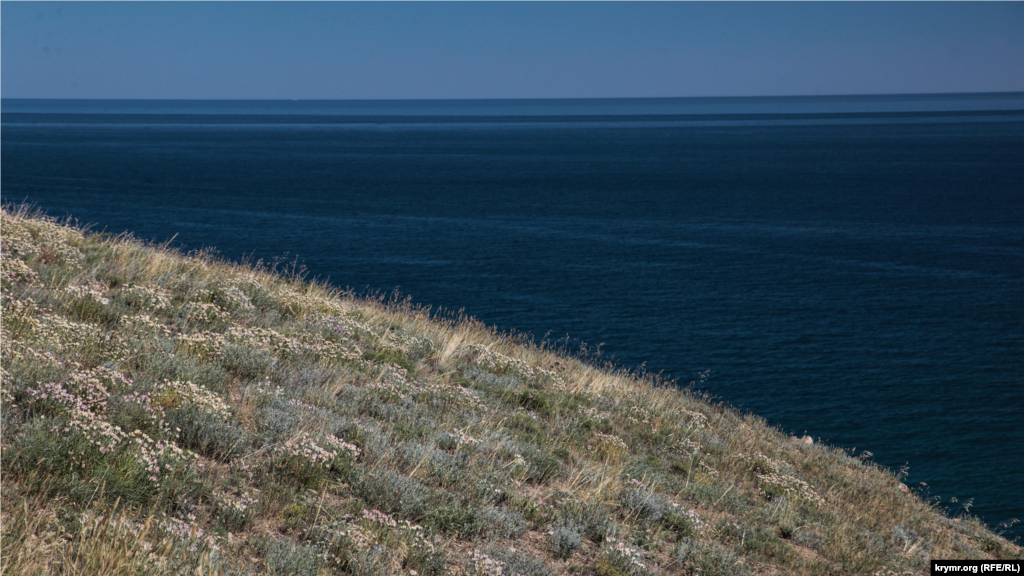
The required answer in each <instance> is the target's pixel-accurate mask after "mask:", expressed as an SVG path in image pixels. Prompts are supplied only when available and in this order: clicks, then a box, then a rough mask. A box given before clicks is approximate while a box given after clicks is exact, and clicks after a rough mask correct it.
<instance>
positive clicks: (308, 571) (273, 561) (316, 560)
mask: <svg viewBox="0 0 1024 576" xmlns="http://www.w3.org/2000/svg"><path fill="white" fill-rule="evenodd" d="M263 559H264V561H266V563H267V572H268V573H269V574H270V575H271V576H317V575H318V574H319V573H320V570H321V568H322V567H323V565H324V562H323V559H322V553H321V552H320V551H319V550H317V549H316V548H314V547H311V546H302V545H300V544H295V543H292V542H288V541H286V540H274V541H273V542H271V543H270V544H269V545H268V546H267V548H266V551H265V552H264V553H263Z"/></svg>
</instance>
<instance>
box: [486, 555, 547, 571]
mask: <svg viewBox="0 0 1024 576" xmlns="http://www.w3.org/2000/svg"><path fill="white" fill-rule="evenodd" d="M487 554H488V555H490V557H491V558H494V559H495V560H497V561H498V562H500V563H501V565H502V566H503V567H504V570H503V571H502V574H512V575H516V576H519V575H522V576H551V574H552V573H553V572H552V570H551V569H550V568H548V567H547V565H546V564H544V560H542V559H540V558H534V557H533V556H530V555H529V554H527V553H526V552H522V551H519V550H514V549H512V550H509V549H507V548H503V549H497V548H492V549H490V550H488V551H487Z"/></svg>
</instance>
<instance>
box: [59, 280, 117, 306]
mask: <svg viewBox="0 0 1024 576" xmlns="http://www.w3.org/2000/svg"><path fill="white" fill-rule="evenodd" d="M64 292H67V293H68V294H70V295H71V297H72V298H75V299H76V300H85V299H87V298H91V299H93V300H96V301H97V302H99V303H101V304H104V305H106V304H110V299H109V298H107V295H106V290H104V289H103V285H101V284H100V283H99V282H90V283H89V284H86V285H77V286H75V285H73V286H65V287H64Z"/></svg>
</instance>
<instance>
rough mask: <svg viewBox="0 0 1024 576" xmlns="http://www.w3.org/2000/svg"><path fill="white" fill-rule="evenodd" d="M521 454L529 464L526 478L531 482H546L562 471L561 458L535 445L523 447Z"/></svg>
mask: <svg viewBox="0 0 1024 576" xmlns="http://www.w3.org/2000/svg"><path fill="white" fill-rule="evenodd" d="M521 454H522V456H523V458H525V459H526V462H527V464H528V468H527V471H526V479H527V480H528V481H530V482H533V483H536V484H544V483H545V482H547V481H548V480H550V479H552V478H554V477H555V476H558V475H559V474H561V472H562V461H561V460H559V459H558V458H557V457H556V456H552V455H551V454H548V453H547V452H543V451H541V450H539V449H537V448H536V447H534V446H525V447H523V448H522V451H521Z"/></svg>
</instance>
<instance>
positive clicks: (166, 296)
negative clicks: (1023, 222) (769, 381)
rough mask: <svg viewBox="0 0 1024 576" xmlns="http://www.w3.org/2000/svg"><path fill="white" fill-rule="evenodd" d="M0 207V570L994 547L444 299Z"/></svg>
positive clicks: (550, 569) (623, 559) (964, 522)
mask: <svg viewBox="0 0 1024 576" xmlns="http://www.w3.org/2000/svg"><path fill="white" fill-rule="evenodd" d="M0 231H2V237H3V259H2V273H3V275H2V291H3V309H2V330H3V331H2V362H3V373H2V376H3V389H2V401H3V404H2V418H3V431H2V434H0V445H2V449H3V456H2V466H3V467H2V480H3V484H4V491H3V531H2V553H3V560H2V564H0V566H2V572H3V573H4V574H8V573H9V574H87V573H89V574H92V573H105V574H106V573H109V574H121V573H123V574H129V573H131V574H136V573H154V574H160V573H165V572H166V573H172V572H173V573H182V572H184V573H211V574H250V573H251V574H264V573H266V574H310V575H313V574H327V573H346V574H347V573H351V574H402V575H408V574H411V573H413V571H415V572H416V573H417V574H448V573H460V572H461V573H467V574H495V573H496V571H497V569H498V568H501V569H502V571H503V573H505V574H508V573H510V572H519V573H522V574H529V575H535V574H563V573H564V574H568V573H575V574H602V575H612V574H642V573H650V574H661V573H665V574H691V573H701V574H716V573H719V574H808V575H810V574H825V573H844V574H845V573H850V574H924V573H926V571H927V565H928V560H929V559H930V558H1011V557H1015V558H1019V557H1020V555H1021V549H1020V548H1019V547H1017V546H1015V545H1014V544H1011V543H1009V542H1007V541H1006V540H1004V539H1002V538H1000V537H999V536H997V535H995V534H993V533H992V532H991V531H989V530H988V529H987V528H986V527H985V526H983V525H982V524H981V523H980V522H978V521H977V520H976V519H973V518H970V517H964V518H956V519H954V518H948V517H946V516H944V515H943V514H942V513H941V512H940V511H939V510H937V509H936V508H934V507H933V506H931V505H929V504H928V503H927V502H923V501H922V500H921V499H919V498H918V497H916V496H915V495H913V494H912V493H910V492H909V491H907V490H906V487H904V486H902V484H900V483H899V477H898V475H897V474H895V473H894V472H893V471H891V470H888V469H884V468H881V467H878V466H877V465H875V464H873V463H872V462H870V461H864V460H862V459H856V458H851V457H850V456H849V455H848V454H846V453H844V452H842V451H841V450H836V449H833V448H831V447H828V446H821V445H817V444H812V445H805V444H802V443H800V442H794V441H792V440H791V439H790V437H789V436H788V435H786V434H783V433H782V432H781V431H779V430H776V429H774V428H772V427H770V426H768V425H767V424H766V423H765V422H764V420H763V419H761V418H758V417H756V416H752V415H749V414H740V413H738V412H736V411H734V410H732V409H731V408H729V407H728V406H725V405H722V404H712V403H709V402H708V401H707V400H706V399H705V398H703V397H700V396H697V395H693V394H691V393H689V392H687V391H685V390H680V389H677V388H674V387H670V386H666V385H665V384H664V383H662V382H659V381H657V380H656V379H654V378H651V377H649V376H638V375H635V374H628V373H622V372H616V371H610V370H608V369H606V368H602V367H600V366H594V365H591V364H587V363H584V362H581V361H580V360H579V359H576V358H571V357H566V356H562V355H560V354H558V353H557V352H556V351H552V350H547V349H544V348H541V347H537V346H534V345H532V344H531V343H529V342H524V341H522V340H521V339H516V338H511V337H509V336H507V335H503V334H499V333H497V332H495V331H494V330H493V329H491V328H488V327H486V326H484V325H482V324H480V323H479V322H477V321H475V320H473V319H471V318H466V317H462V316H459V315H448V316H444V315H436V314H430V312H429V311H428V310H424V309H418V308H415V307H412V306H410V305H409V303H408V302H407V301H401V300H397V299H393V298H392V299H389V298H386V297H380V298H370V299H361V298H356V297H355V296H353V295H352V294H349V293H342V292H338V291H337V290H335V289H333V288H332V287H330V286H327V285H323V284H318V283H315V282H306V281H304V279H303V278H302V277H301V276H296V275H294V274H291V275H289V274H280V273H276V272H275V271H274V270H269V269H267V268H265V267H261V266H258V265H257V266H249V265H239V264H233V263H229V262H223V261H219V260H217V259H215V258H212V257H210V256H209V255H208V254H188V255H186V254H181V253H178V252H175V251H173V250H170V249H168V248H167V247H166V246H150V245H145V244H143V243H140V242H138V241H136V240H133V239H132V238H130V237H128V236H116V237H106V236H101V235H94V234H88V233H83V232H82V231H81V230H78V229H76V228H74V227H72V226H67V225H65V224H62V223H58V222H54V221H52V220H47V219H45V218H42V217H40V216H39V215H37V214H32V213H30V212H29V211H27V210H26V209H24V208H22V207H12V208H9V209H7V210H5V211H4V212H3V220H2V230H0ZM293 272H294V271H293ZM118 427H119V428H118ZM555 531H559V532H558V536H557V537H555V536H552V535H551V534H552V533H554V532H555ZM576 535H581V536H582V538H583V540H582V542H580V543H577V542H576V540H575V539H576V537H577V536H576ZM552 542H556V543H557V545H556V544H552Z"/></svg>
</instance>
